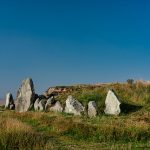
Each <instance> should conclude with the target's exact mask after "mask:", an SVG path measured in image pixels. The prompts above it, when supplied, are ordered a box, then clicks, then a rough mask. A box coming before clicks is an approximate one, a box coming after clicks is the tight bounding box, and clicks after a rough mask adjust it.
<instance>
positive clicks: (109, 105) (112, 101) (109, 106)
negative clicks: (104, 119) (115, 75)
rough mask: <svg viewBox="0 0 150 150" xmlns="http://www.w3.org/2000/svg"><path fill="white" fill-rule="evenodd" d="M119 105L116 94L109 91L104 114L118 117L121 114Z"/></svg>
mask: <svg viewBox="0 0 150 150" xmlns="http://www.w3.org/2000/svg"><path fill="white" fill-rule="evenodd" d="M120 104H121V103H120V102H119V100H118V98H117V96H116V94H115V93H114V92H113V91H112V90H109V91H108V94H107V97H106V101H105V106H106V108H105V110H104V112H105V114H108V115H119V114H120V112H121V110H120Z"/></svg>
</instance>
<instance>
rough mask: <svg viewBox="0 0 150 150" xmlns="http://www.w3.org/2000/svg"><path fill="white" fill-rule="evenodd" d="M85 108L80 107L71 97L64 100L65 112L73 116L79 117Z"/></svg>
mask: <svg viewBox="0 0 150 150" xmlns="http://www.w3.org/2000/svg"><path fill="white" fill-rule="evenodd" d="M84 110H85V108H84V107H83V106H82V104H81V103H80V102H79V101H77V100H76V99H74V98H73V97H72V96H68V99H67V100H66V107H65V112H66V113H70V114H74V115H81V113H82V112H84Z"/></svg>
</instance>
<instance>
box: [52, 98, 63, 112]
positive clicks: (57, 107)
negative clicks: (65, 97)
mask: <svg viewBox="0 0 150 150" xmlns="http://www.w3.org/2000/svg"><path fill="white" fill-rule="evenodd" d="M50 111H53V112H62V111H63V108H62V106H61V104H60V102H59V101H57V102H56V103H55V104H54V105H53V106H52V107H50Z"/></svg>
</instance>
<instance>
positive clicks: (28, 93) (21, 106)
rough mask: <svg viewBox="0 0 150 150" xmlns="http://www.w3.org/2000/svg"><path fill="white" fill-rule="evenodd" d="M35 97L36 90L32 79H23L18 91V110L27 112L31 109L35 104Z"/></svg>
mask: <svg viewBox="0 0 150 150" xmlns="http://www.w3.org/2000/svg"><path fill="white" fill-rule="evenodd" d="M34 99H35V92H34V84H33V81H32V79H29V78H28V79H26V80H23V81H22V85H21V86H20V88H19V90H18V92H17V99H16V111H19V112H26V111H28V110H30V109H31V108H32V107H33V105H34Z"/></svg>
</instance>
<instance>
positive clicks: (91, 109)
mask: <svg viewBox="0 0 150 150" xmlns="http://www.w3.org/2000/svg"><path fill="white" fill-rule="evenodd" d="M96 115H97V106H96V103H95V101H90V102H89V103H88V116H89V117H96Z"/></svg>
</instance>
